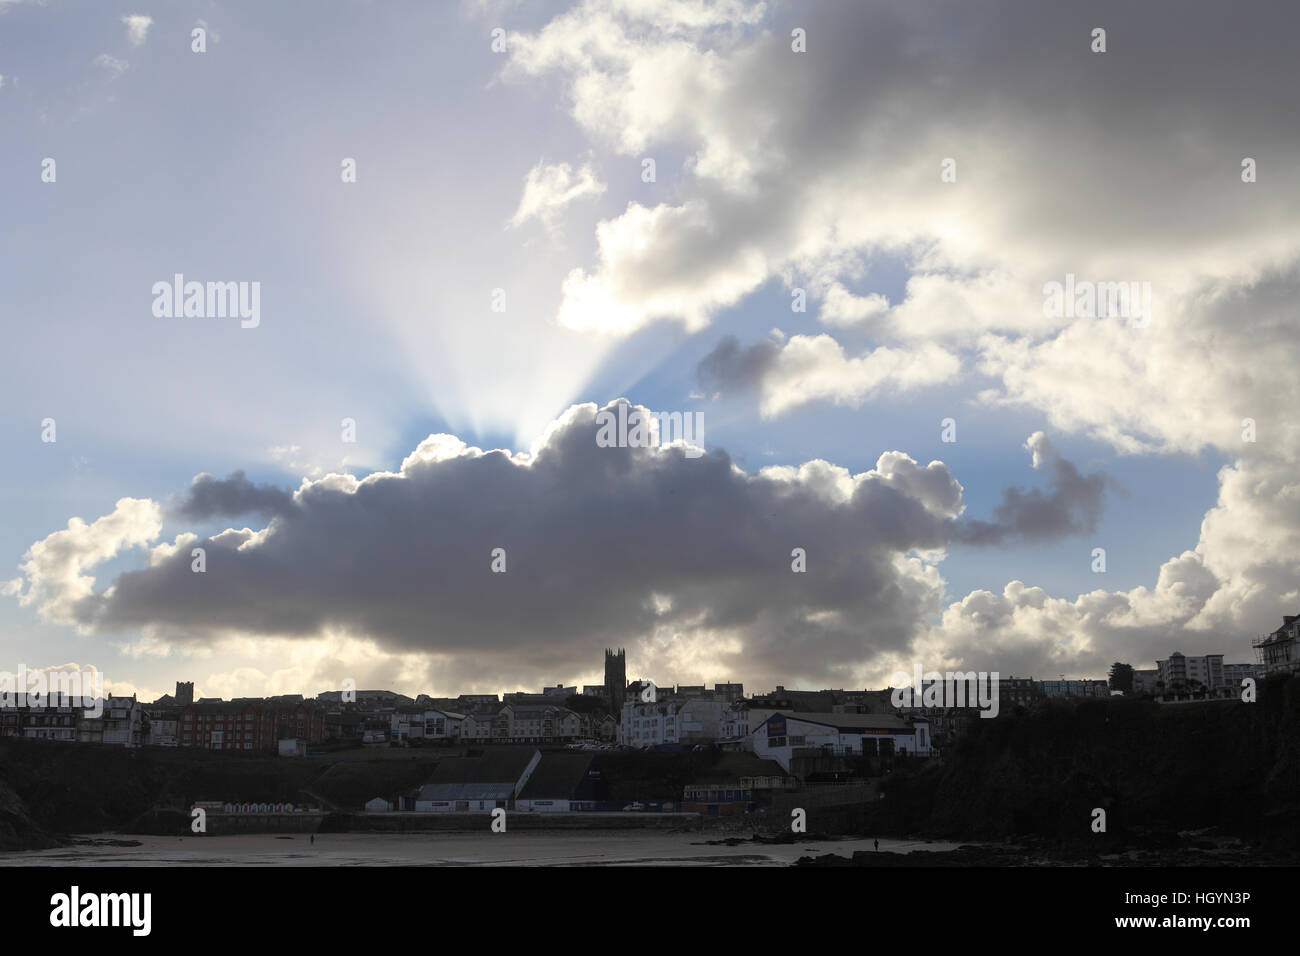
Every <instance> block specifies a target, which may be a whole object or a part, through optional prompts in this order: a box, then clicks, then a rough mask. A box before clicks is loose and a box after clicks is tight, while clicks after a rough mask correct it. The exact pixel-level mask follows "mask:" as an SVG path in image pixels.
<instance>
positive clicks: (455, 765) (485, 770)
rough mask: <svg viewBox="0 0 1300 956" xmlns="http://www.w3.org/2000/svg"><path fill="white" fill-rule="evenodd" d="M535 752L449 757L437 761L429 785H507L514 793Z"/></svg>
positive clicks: (523, 750) (513, 749)
mask: <svg viewBox="0 0 1300 956" xmlns="http://www.w3.org/2000/svg"><path fill="white" fill-rule="evenodd" d="M537 753H538V751H537V748H536V747H503V748H500V749H493V750H490V751H488V752H487V753H485V754H483V755H482V756H481V757H449V758H447V759H446V760H442V761H439V763H438V766H437V767H436V768H434V771H433V776H431V777H430V778H429V784H428V785H429V786H445V785H447V784H508V785H509V786H510V788H511V790H512V791H513V788H514V786H515V784H517V783H518V782H519V779H520V778H521V777H522V776H523V775H524V771H526V770H527V769H528V765H529V764H530V763H532V761H533V758H534V757H535V756H536V755H537ZM421 799H425V798H423V797H422V798H421ZM439 799H442V798H439ZM459 799H461V800H464V799H465V798H464V797H460V798H459Z"/></svg>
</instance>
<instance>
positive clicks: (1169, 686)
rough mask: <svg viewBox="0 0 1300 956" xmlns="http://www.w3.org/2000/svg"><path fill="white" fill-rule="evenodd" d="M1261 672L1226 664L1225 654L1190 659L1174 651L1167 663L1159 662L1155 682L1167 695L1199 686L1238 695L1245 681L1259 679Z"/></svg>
mask: <svg viewBox="0 0 1300 956" xmlns="http://www.w3.org/2000/svg"><path fill="white" fill-rule="evenodd" d="M1260 671H1261V668H1260V666H1259V665H1257V664H1225V663H1223V655H1222V654H1205V655H1202V656H1199V657H1196V656H1193V657H1188V656H1187V655H1185V654H1182V653H1179V652H1178V651H1175V652H1174V653H1172V654H1170V655H1169V657H1168V659H1167V660H1163V661H1156V673H1157V677H1156V680H1157V681H1159V682H1161V683H1163V684H1164V690H1165V691H1166V692H1171V691H1173V690H1175V689H1176V688H1183V689H1186V688H1189V687H1192V686H1194V685H1198V684H1199V685H1200V686H1201V687H1204V688H1206V689H1208V690H1211V691H1216V690H1232V691H1237V690H1240V689H1241V682H1242V680H1243V679H1244V678H1247V677H1256V678H1257V677H1259V676H1260Z"/></svg>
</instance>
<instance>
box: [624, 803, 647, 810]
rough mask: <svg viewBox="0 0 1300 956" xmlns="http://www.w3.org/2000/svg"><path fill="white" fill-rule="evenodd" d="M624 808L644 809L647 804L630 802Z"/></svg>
mask: <svg viewBox="0 0 1300 956" xmlns="http://www.w3.org/2000/svg"><path fill="white" fill-rule="evenodd" d="M623 809H624V810H644V809H645V804H644V803H629V804H628V805H627V806H625V807H624V808H623Z"/></svg>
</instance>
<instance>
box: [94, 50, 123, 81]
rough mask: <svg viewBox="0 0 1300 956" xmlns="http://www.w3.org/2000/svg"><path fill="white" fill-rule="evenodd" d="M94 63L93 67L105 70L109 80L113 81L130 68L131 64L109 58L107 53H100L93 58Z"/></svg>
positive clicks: (112, 57)
mask: <svg viewBox="0 0 1300 956" xmlns="http://www.w3.org/2000/svg"><path fill="white" fill-rule="evenodd" d="M94 63H95V66H98V67H102V68H103V69H105V70H107V71H108V73H109V77H110V79H114V80H115V79H117V78H118V77H119V76H121V75H122V74H123V73H125V72H126V71H127V70H129V69H130V68H131V64H130V63H128V62H126V60H119V59H118V58H117V57H115V56H110V55H109V54H107V53H101V54H100V55H99V56H97V57H95V60H94Z"/></svg>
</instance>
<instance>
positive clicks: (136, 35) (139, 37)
mask: <svg viewBox="0 0 1300 956" xmlns="http://www.w3.org/2000/svg"><path fill="white" fill-rule="evenodd" d="M122 22H123V23H124V24H126V38H127V40H128V41H129V42H130V44H131V46H143V45H144V41H145V40H146V39H148V37H149V27H151V26H152V25H153V17H151V16H147V15H145V14H143V13H129V14H127V15H126V16H124V17H122Z"/></svg>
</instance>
